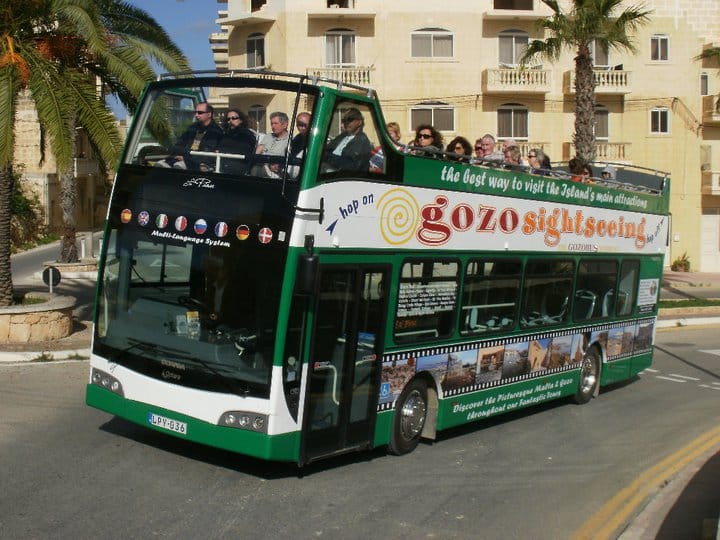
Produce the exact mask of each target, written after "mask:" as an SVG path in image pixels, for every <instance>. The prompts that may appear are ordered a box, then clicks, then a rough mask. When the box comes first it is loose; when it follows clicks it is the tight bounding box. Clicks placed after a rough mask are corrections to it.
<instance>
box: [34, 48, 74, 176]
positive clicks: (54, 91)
mask: <svg viewBox="0 0 720 540" xmlns="http://www.w3.org/2000/svg"><path fill="white" fill-rule="evenodd" d="M25 58H26V59H27V60H28V63H29V64H30V67H31V74H30V80H29V82H28V88H29V90H30V92H31V94H32V99H33V101H34V102H35V108H36V110H37V114H38V119H39V120H40V123H41V124H42V125H43V128H44V129H45V131H46V133H47V136H48V139H49V141H50V146H51V148H52V150H53V154H54V156H55V161H56V162H57V165H58V168H59V169H63V168H66V167H68V166H69V164H70V163H71V160H72V157H73V154H74V151H75V149H74V148H73V141H74V140H75V137H74V133H73V132H72V131H71V130H72V125H71V120H72V114H73V111H72V104H71V103H70V101H69V100H68V99H67V96H66V95H65V94H64V90H65V81H64V80H63V77H62V76H61V75H60V73H59V72H58V70H57V68H56V65H55V64H54V63H52V62H49V61H47V60H46V59H44V58H42V57H41V56H39V55H36V54H32V51H28V53H27V54H25Z"/></svg>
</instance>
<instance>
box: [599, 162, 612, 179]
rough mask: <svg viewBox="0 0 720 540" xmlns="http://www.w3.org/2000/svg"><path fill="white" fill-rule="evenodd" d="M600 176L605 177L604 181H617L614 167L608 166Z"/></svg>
mask: <svg viewBox="0 0 720 540" xmlns="http://www.w3.org/2000/svg"><path fill="white" fill-rule="evenodd" d="M600 175H601V176H602V177H603V180H615V167H613V166H612V165H608V166H606V167H605V168H604V169H603V170H602V172H601V173H600Z"/></svg>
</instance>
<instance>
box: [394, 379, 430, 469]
mask: <svg viewBox="0 0 720 540" xmlns="http://www.w3.org/2000/svg"><path fill="white" fill-rule="evenodd" d="M427 408H428V397H427V385H426V384H425V382H424V381H422V380H420V379H415V380H413V381H412V382H410V384H408V385H407V387H406V388H405V390H404V391H403V393H402V394H401V395H400V399H399V400H398V405H397V407H396V408H395V419H394V420H393V431H392V437H391V439H390V451H391V452H392V453H393V454H395V455H397V456H401V455H403V454H407V453H408V452H412V451H413V450H415V447H416V446H417V445H418V443H419V442H420V435H421V434H422V430H423V427H424V426H425V419H426V418H427Z"/></svg>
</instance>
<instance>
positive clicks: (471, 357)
mask: <svg viewBox="0 0 720 540" xmlns="http://www.w3.org/2000/svg"><path fill="white" fill-rule="evenodd" d="M179 96H181V98H179ZM204 101H207V102H209V103H211V104H213V105H214V114H213V115H214V117H215V119H216V120H218V121H220V120H222V119H223V117H224V115H225V113H226V112H227V111H228V110H229V109H231V108H237V109H240V110H241V111H244V112H247V113H248V114H249V116H250V119H251V123H254V124H255V125H253V126H252V127H254V128H255V129H256V131H259V132H264V131H269V130H270V129H271V127H272V126H271V125H270V122H269V119H270V117H271V116H273V115H272V112H274V111H282V112H285V113H286V114H287V115H288V117H289V119H290V123H289V136H288V137H289V138H293V137H294V136H295V135H296V133H297V126H296V122H295V118H296V116H297V115H298V113H300V112H302V111H307V112H309V113H310V114H311V122H310V126H309V129H308V131H307V134H308V136H307V138H306V140H305V141H304V144H303V145H302V150H300V151H299V152H297V153H295V154H293V151H290V150H287V151H285V153H284V154H282V155H272V154H257V153H255V151H245V152H244V153H236V152H227V151H224V150H222V148H218V149H216V150H215V151H213V152H204V153H203V152H200V151H197V152H196V151H193V150H189V155H193V154H196V155H197V156H199V157H205V158H210V161H211V165H210V166H204V167H202V169H203V170H200V169H199V168H198V169H197V170H194V169H192V168H187V169H178V168H173V167H163V166H158V162H159V161H162V160H164V159H166V158H167V157H168V155H169V154H171V153H172V152H171V151H170V147H171V146H172V144H173V143H174V142H175V140H176V139H177V138H178V137H179V136H180V134H181V133H182V132H183V131H184V130H185V129H186V128H187V127H188V118H189V117H190V116H192V114H180V112H181V110H182V109H186V110H187V112H188V113H192V112H194V111H195V109H196V107H197V106H198V104H199V103H201V102H204ZM358 122H359V124H360V128H361V129H359V130H358V129H357V126H358ZM348 126H353V130H355V131H352V132H351V131H350V128H349V127H348ZM384 126H385V119H384V117H383V114H382V111H381V108H380V103H379V101H378V99H377V97H376V95H375V93H374V92H373V91H372V90H370V89H367V88H360V87H357V86H353V85H348V84H344V83H342V82H338V81H328V80H323V79H315V78H309V77H306V76H303V75H293V74H284V73H272V72H264V71H260V72H258V71H253V72H243V71H239V72H223V73H217V72H213V73H212V74H209V73H188V74H175V75H168V76H163V77H161V78H160V79H159V80H158V81H155V82H153V83H150V84H149V85H148V87H147V88H146V90H145V93H144V97H143V99H142V102H141V104H140V106H139V108H138V110H137V112H136V115H135V117H134V121H133V125H132V126H131V129H130V131H129V133H128V140H127V143H126V148H125V151H124V154H123V158H122V160H121V163H120V164H119V167H118V170H117V176H116V179H115V182H114V187H113V191H112V196H111V200H110V205H109V210H108V216H107V222H106V226H105V234H104V241H103V247H102V253H101V257H100V270H99V278H98V286H97V303H96V310H95V321H94V334H93V345H92V359H91V371H90V374H89V382H88V384H87V388H86V400H87V403H88V404H89V405H91V406H93V407H97V408H99V409H102V410H104V411H106V412H108V413H110V414H112V415H115V416H118V417H121V418H124V419H126V420H129V421H131V422H135V423H137V424H140V425H144V426H147V427H148V428H150V429H154V430H157V431H160V432H163V433H167V434H169V435H173V436H176V437H180V438H183V439H187V440H190V441H195V442H198V443H202V444H207V445H212V446H215V447H219V448H223V449H227V450H231V451H234V452H239V453H242V454H246V455H249V456H255V457H258V458H262V459H268V460H280V461H288V462H296V463H298V464H299V465H305V464H307V463H310V462H312V461H314V460H317V459H320V458H324V457H329V456H333V455H337V454H339V453H344V452H349V451H356V450H363V449H370V448H374V447H378V446H388V447H389V449H390V451H391V452H392V453H395V454H403V453H407V452H410V451H412V450H413V449H414V448H415V447H416V445H417V444H418V441H419V440H420V439H421V438H425V439H434V438H435V436H436V433H437V432H438V431H439V430H443V429H446V428H450V427H453V426H458V425H461V424H465V423H467V422H471V421H476V420H481V419H484V418H487V417H490V416H494V415H498V414H502V413H504V412H508V411H513V410H517V409H520V408H522V407H528V406H533V405H536V404H539V403H543V402H546V401H549V400H553V399H556V398H564V397H570V398H574V399H575V401H577V402H579V403H585V402H588V401H590V400H591V399H592V398H593V397H594V396H596V395H597V393H598V391H599V388H600V386H602V385H607V384H610V383H614V382H617V381H622V380H626V379H629V378H631V377H633V376H634V375H636V374H637V373H639V372H640V371H642V370H644V369H645V368H647V367H648V366H650V364H651V361H652V353H653V342H654V336H655V325H656V318H657V303H658V294H659V290H660V280H661V276H662V267H663V258H664V254H665V249H666V242H667V234H668V228H669V213H668V209H669V189H670V185H669V184H670V181H669V178H667V177H666V176H665V175H662V174H659V175H654V174H648V173H643V174H641V173H638V172H637V171H633V170H631V168H629V167H625V168H620V169H619V171H618V173H617V179H616V180H615V181H610V180H606V181H603V180H601V179H596V181H594V182H593V183H579V182H574V181H573V180H572V178H571V177H569V176H568V175H565V174H562V173H560V172H558V173H556V174H549V173H548V172H547V171H528V170H525V169H523V168H521V167H513V168H511V169H508V168H505V167H503V166H502V165H501V164H496V163H476V162H473V161H472V160H470V159H468V158H463V157H462V156H454V155H448V154H443V153H442V152H426V153H422V152H421V151H420V150H418V149H415V148H408V147H403V146H398V145H395V144H394V143H393V141H392V140H391V139H390V138H389V136H388V134H387V132H386V130H385V128H384ZM343 130H344V131H343ZM276 135H278V134H276ZM279 135H280V137H279V138H281V139H282V136H283V134H282V133H280V134H279ZM343 138H344V139H346V140H341V139H343ZM368 147H369V148H368ZM295 150H296V149H295ZM229 163H233V164H235V165H238V164H240V165H241V166H240V167H232V168H228V167H226V165H227V164H229ZM229 170H231V171H232V172H229ZM535 173H541V174H535ZM221 276H223V277H221Z"/></svg>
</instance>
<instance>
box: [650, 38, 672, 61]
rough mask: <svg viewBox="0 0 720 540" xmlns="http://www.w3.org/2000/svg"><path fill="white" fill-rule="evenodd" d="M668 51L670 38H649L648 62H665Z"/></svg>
mask: <svg viewBox="0 0 720 540" xmlns="http://www.w3.org/2000/svg"><path fill="white" fill-rule="evenodd" d="M669 49H670V38H668V37H667V36H661V35H655V36H652V37H651V38H650V60H653V61H656V62H667V61H668V51H669Z"/></svg>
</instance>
